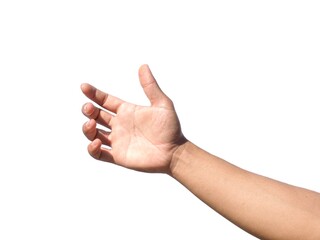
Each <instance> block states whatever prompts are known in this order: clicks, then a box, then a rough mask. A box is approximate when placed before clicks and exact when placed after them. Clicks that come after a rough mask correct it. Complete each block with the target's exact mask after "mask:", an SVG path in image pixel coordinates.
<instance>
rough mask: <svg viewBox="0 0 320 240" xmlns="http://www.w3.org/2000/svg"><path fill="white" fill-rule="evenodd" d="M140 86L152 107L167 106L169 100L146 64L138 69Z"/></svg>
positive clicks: (169, 102) (169, 103)
mask: <svg viewBox="0 0 320 240" xmlns="http://www.w3.org/2000/svg"><path fill="white" fill-rule="evenodd" d="M139 79H140V84H141V86H142V88H143V90H144V92H145V94H146V96H147V97H148V99H149V101H150V103H151V105H152V106H169V105H172V103H171V100H170V99H169V98H168V97H167V96H166V95H165V94H164V93H163V92H162V90H161V89H160V87H159V85H158V83H157V81H156V79H155V78H154V76H153V75H152V72H151V70H150V68H149V66H148V65H147V64H144V65H142V66H141V67H140V68H139Z"/></svg>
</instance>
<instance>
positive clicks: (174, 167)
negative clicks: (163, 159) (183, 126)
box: [168, 139, 193, 178]
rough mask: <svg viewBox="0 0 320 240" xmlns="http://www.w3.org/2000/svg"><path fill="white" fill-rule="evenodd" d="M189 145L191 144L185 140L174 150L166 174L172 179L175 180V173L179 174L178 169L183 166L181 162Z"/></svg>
mask: <svg viewBox="0 0 320 240" xmlns="http://www.w3.org/2000/svg"><path fill="white" fill-rule="evenodd" d="M191 145H193V144H192V143H191V142H190V141H189V140H187V139H185V141H184V142H183V143H182V144H180V145H179V146H178V147H177V148H176V149H175V150H174V152H173V154H172V159H171V162H170V166H169V172H168V174H169V175H170V176H172V177H173V178H176V175H177V172H179V168H180V167H181V165H183V163H182V162H183V161H184V160H185V159H186V154H187V152H188V151H189V150H188V149H189V148H190V147H191Z"/></svg>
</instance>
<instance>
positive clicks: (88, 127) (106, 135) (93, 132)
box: [82, 119, 111, 147]
mask: <svg viewBox="0 0 320 240" xmlns="http://www.w3.org/2000/svg"><path fill="white" fill-rule="evenodd" d="M96 126H97V124H96V122H95V120H93V119H90V120H89V121H88V122H86V123H85V124H83V127H82V131H83V133H84V135H85V136H86V137H87V138H88V139H89V140H90V141H93V140H95V139H100V141H101V143H102V144H103V145H106V146H109V147H111V141H110V132H107V131H104V130H102V129H97V128H96Z"/></svg>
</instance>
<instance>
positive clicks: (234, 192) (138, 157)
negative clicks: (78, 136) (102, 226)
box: [81, 65, 320, 240]
mask: <svg viewBox="0 0 320 240" xmlns="http://www.w3.org/2000/svg"><path fill="white" fill-rule="evenodd" d="M139 79H140V83H141V86H142V88H143V90H144V92H145V94H146V96H147V97H148V98H149V100H150V103H151V105H150V106H147V107H145V106H138V105H135V104H131V103H128V102H125V101H123V100H121V99H119V98H117V97H114V96H111V95H109V94H106V93H104V92H102V91H100V90H98V89H96V88H95V87H93V86H91V85H89V84H82V85H81V89H82V91H83V93H84V94H85V95H86V96H87V97H88V98H89V99H91V100H92V101H94V102H95V103H97V104H98V105H100V107H101V108H98V107H95V106H94V105H93V104H92V103H86V104H85V105H84V106H83V108H82V112H83V113H84V115H85V116H87V117H88V118H89V121H88V122H86V123H85V124H84V125H83V132H84V134H85V136H86V137H87V138H88V139H89V140H90V141H91V143H90V144H89V146H88V152H89V154H90V155H91V156H92V157H94V158H96V159H99V160H102V161H106V162H110V163H114V164H117V165H120V166H123V167H126V168H130V169H135V170H138V171H144V172H158V173H165V174H168V175H170V176H172V177H173V178H174V179H176V180H177V181H179V182H180V183H181V184H182V185H184V186H185V187H186V188H188V189H189V190H190V191H191V192H192V193H193V194H195V195H196V196H197V197H198V198H199V199H200V200H202V201H203V202H204V203H206V204H207V205H208V206H210V207H211V208H212V209H214V210H215V211H217V212H218V213H220V214H221V215H222V216H223V217H225V218H227V219H228V220H230V221H231V222H233V223H234V224H236V225H237V226H238V227H240V228H242V229H243V230H245V231H247V232H249V233H250V234H252V235H254V236H256V237H258V238H261V239H290V240H294V239H304V240H307V239H320V194H319V193H317V192H314V191H311V190H308V189H304V188H299V187H295V186H292V185H289V184H286V183H282V182H279V181H276V180H273V179H270V178H266V177H263V176H261V175H258V174H254V173H251V172H248V171H246V170H244V169H241V168H239V167H237V166H235V165H233V164H231V163H229V162H227V161H225V160H223V159H220V158H218V157H216V156H214V155H212V154H210V153H208V152H206V151H205V150H203V149H201V148H199V147H198V146H196V145H195V144H193V143H192V142H190V141H189V140H187V139H186V138H185V137H184V135H183V133H182V131H181V127H180V123H179V119H178V116H177V114H176V112H175V109H174V106H173V103H172V101H171V100H170V99H169V98H168V97H167V96H166V95H165V94H164V93H163V92H162V91H161V89H160V88H159V86H158V84H157V82H156V80H155V78H154V77H153V75H152V73H151V71H150V69H149V67H148V66H147V65H143V66H141V67H140V69H139ZM97 124H99V125H100V126H101V127H103V128H104V129H102V128H97Z"/></svg>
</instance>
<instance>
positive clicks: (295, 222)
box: [171, 142, 320, 239]
mask: <svg viewBox="0 0 320 240" xmlns="http://www.w3.org/2000/svg"><path fill="white" fill-rule="evenodd" d="M171 169H172V171H171V174H172V177H174V178H175V179H176V180H178V181H179V182H180V183H181V184H183V185H184V186H185V187H187V188H188V189H189V190H190V191H191V192H193V193H194V194H195V195H196V196H197V197H198V198H200V199H201V200H202V201H203V202H205V203H206V204H207V205H209V206H210V207H211V208H212V209H214V210H215V211H217V212H218V213H220V214H221V215H222V216H224V217H225V218H227V219H229V220H230V221H231V222H233V223H235V224H236V225H238V226H239V227H241V228H242V229H244V230H245V231H247V232H249V233H251V234H253V235H255V236H257V237H259V238H262V239H320V194H319V193H316V192H312V191H309V190H306V189H303V188H298V187H294V186H291V185H288V184H285V183H281V182H278V181H275V180H272V179H269V178H265V177H263V176H260V175H257V174H253V173H251V172H248V171H245V170H243V169H241V168H239V167H236V166H234V165H232V164H230V163H228V162H226V161H224V160H222V159H220V158H218V157H216V156H213V155H211V154H209V153H207V152H206V151H204V150H202V149H200V148H199V147H197V146H195V145H194V144H192V143H191V142H187V143H185V144H184V145H183V146H182V147H181V148H180V149H179V150H177V151H176V153H175V157H174V159H173V161H172V166H171Z"/></svg>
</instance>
